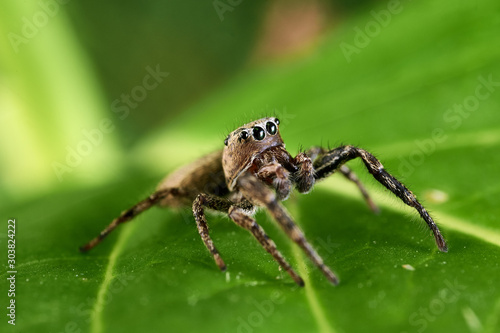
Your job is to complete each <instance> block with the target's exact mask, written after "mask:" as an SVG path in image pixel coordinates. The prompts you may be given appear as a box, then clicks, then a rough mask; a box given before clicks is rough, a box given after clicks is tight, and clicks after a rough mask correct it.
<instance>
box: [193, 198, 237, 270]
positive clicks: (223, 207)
mask: <svg viewBox="0 0 500 333" xmlns="http://www.w3.org/2000/svg"><path fill="white" fill-rule="evenodd" d="M232 205H233V202H231V201H230V200H227V199H223V198H220V197H216V196H213V195H209V194H205V193H200V194H198V196H197V197H196V199H195V200H194V202H193V214H194V218H195V220H196V226H197V227H198V233H199V234H200V236H201V239H202V240H203V243H204V244H205V246H206V247H207V249H208V251H210V253H211V254H212V256H213V257H214V260H215V263H216V264H217V266H219V268H220V270H221V271H225V270H226V264H225V263H224V261H223V260H222V258H221V256H220V254H219V251H217V249H216V248H215V245H214V242H213V241H212V238H210V235H209V234H208V225H207V219H206V218H205V211H204V209H203V207H206V208H209V209H213V210H217V211H221V212H225V213H227V212H228V210H229V208H230V207H231V206H232Z"/></svg>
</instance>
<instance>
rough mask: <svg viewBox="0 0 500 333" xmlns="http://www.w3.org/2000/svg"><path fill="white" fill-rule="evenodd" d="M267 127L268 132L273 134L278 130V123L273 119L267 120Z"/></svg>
mask: <svg viewBox="0 0 500 333" xmlns="http://www.w3.org/2000/svg"><path fill="white" fill-rule="evenodd" d="M266 129H267V132H268V133H269V134H271V135H274V134H276V132H277V131H278V130H277V128H276V125H275V124H274V123H273V122H271V121H268V122H267V124H266Z"/></svg>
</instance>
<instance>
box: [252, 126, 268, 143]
mask: <svg viewBox="0 0 500 333" xmlns="http://www.w3.org/2000/svg"><path fill="white" fill-rule="evenodd" d="M265 136H266V131H264V129H263V128H262V127H258V126H256V127H254V128H253V137H254V138H255V140H262V139H264V137H265Z"/></svg>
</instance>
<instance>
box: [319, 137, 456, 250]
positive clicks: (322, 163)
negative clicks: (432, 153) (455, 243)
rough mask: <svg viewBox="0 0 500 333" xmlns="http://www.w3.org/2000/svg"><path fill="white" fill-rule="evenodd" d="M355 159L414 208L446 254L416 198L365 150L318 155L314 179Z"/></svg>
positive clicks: (342, 149) (351, 148)
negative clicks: (359, 160) (361, 161)
mask: <svg viewBox="0 0 500 333" xmlns="http://www.w3.org/2000/svg"><path fill="white" fill-rule="evenodd" d="M357 157H360V158H361V159H362V160H363V163H364V164H365V166H366V168H367V169H368V171H369V172H370V173H371V174H372V175H373V177H374V178H375V179H376V180H378V181H379V182H380V183H381V184H382V185H384V186H385V187H386V188H387V189H389V190H390V191H391V192H392V193H394V194H395V195H396V196H397V197H398V198H400V199H401V200H402V201H403V202H404V203H405V204H407V205H408V206H410V207H413V208H415V209H416V210H417V211H418V213H419V214H420V216H421V217H422V219H424V221H425V222H426V223H427V225H428V226H429V228H430V229H431V231H432V232H433V234H434V238H435V240H436V244H437V247H438V248H439V250H441V251H442V252H448V247H447V246H446V242H445V240H444V238H443V236H442V235H441V232H440V231H439V228H438V227H437V225H436V223H435V222H434V220H433V219H432V217H431V216H430V215H429V213H428V212H427V210H426V209H425V208H424V207H423V206H422V205H421V204H420V202H419V201H418V200H417V198H416V196H415V195H414V194H413V193H412V192H411V191H410V190H408V189H407V188H406V187H405V186H404V185H403V184H402V183H401V182H400V181H399V180H397V179H396V178H394V176H392V175H391V174H389V173H388V172H387V171H386V170H385V169H384V167H383V165H382V163H380V161H379V160H377V159H376V158H375V156H373V155H372V154H370V153H369V152H367V151H366V150H363V149H361V148H357V147H354V146H342V147H338V148H335V149H333V150H330V151H329V152H327V153H325V154H322V155H319V156H318V158H317V160H316V161H315V162H314V166H315V177H316V179H322V178H325V177H328V176H329V175H331V174H332V173H333V172H335V171H336V170H337V169H339V168H340V167H341V166H342V164H344V163H346V162H347V161H350V160H352V159H354V158H357Z"/></svg>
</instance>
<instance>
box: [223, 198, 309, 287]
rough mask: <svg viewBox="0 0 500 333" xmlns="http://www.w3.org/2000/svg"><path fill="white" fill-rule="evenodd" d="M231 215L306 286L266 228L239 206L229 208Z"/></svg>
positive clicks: (299, 283)
mask: <svg viewBox="0 0 500 333" xmlns="http://www.w3.org/2000/svg"><path fill="white" fill-rule="evenodd" d="M229 217H230V218H231V220H233V221H234V222H235V223H236V224H237V225H239V226H240V227H242V228H244V229H247V230H248V231H250V232H251V233H252V235H253V236H254V237H255V239H257V241H258V242H259V243H260V245H262V247H263V248H264V249H265V250H266V251H267V252H269V253H270V254H271V255H272V256H273V258H274V260H276V261H277V262H278V264H279V265H280V266H281V268H283V269H284V270H285V271H286V272H287V273H288V274H289V275H290V276H291V277H292V279H293V280H294V281H295V283H297V284H298V285H299V286H301V287H303V286H304V280H302V278H301V277H300V276H299V275H298V274H297V273H296V272H295V271H294V270H293V268H292V266H290V264H289V263H288V262H287V261H286V259H285V258H284V257H283V255H282V254H281V252H280V251H279V250H278V249H277V248H276V244H275V243H274V242H273V240H272V239H270V238H269V236H268V235H267V234H266V232H265V231H264V229H263V228H262V227H261V226H260V225H259V224H257V222H256V221H255V219H253V218H252V217H250V216H248V215H247V214H245V211H244V210H243V209H241V208H239V207H236V206H232V207H231V208H229Z"/></svg>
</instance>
